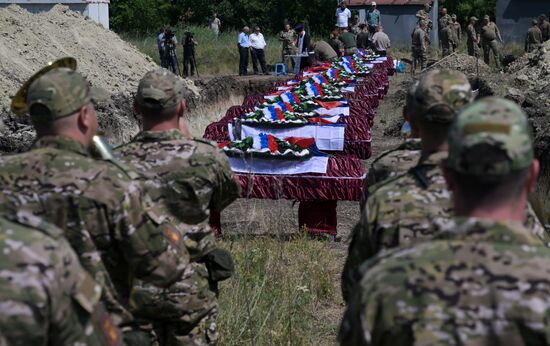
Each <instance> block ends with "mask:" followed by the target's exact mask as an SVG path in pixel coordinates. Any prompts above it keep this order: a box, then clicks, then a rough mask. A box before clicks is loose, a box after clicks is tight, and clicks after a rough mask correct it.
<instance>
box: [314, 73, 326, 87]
mask: <svg viewBox="0 0 550 346" xmlns="http://www.w3.org/2000/svg"><path fill="white" fill-rule="evenodd" d="M312 79H313V81H314V82H315V83H316V84H321V85H322V84H327V83H328V80H327V79H326V78H325V77H324V76H322V75H317V76H313V78H312Z"/></svg>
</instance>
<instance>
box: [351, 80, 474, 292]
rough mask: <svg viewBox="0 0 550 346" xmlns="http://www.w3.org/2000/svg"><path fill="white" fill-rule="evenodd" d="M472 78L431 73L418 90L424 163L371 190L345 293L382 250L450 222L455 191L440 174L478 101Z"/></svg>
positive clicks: (354, 238) (355, 237)
mask: <svg viewBox="0 0 550 346" xmlns="http://www.w3.org/2000/svg"><path fill="white" fill-rule="evenodd" d="M471 91H472V89H471V86H470V83H469V82H468V79H467V78H466V76H464V75H463V74H462V73H460V72H458V71H454V70H431V71H429V72H427V73H426V74H425V75H424V76H423V77H422V78H421V79H420V81H419V84H418V86H417V88H416V91H415V108H416V109H415V111H414V112H413V119H412V120H413V122H412V123H411V125H412V126H414V127H417V128H418V130H419V133H420V138H421V140H422V144H421V146H422V154H421V158H420V160H419V162H418V164H417V165H416V166H415V167H413V168H411V169H410V170H409V171H408V172H406V173H405V174H402V175H399V176H397V177H394V178H392V179H388V180H386V181H385V182H383V183H382V184H378V185H376V186H375V187H376V189H374V188H371V189H370V191H369V196H368V200H367V204H366V206H365V208H364V210H363V213H362V215H361V220H360V221H359V223H358V224H357V225H356V226H355V228H354V230H353V234H352V241H351V244H350V247H349V253H348V258H347V260H346V263H345V265H344V272H343V274H342V292H343V295H344V299H346V300H347V298H348V293H349V290H350V288H351V287H352V286H353V284H354V283H355V282H356V281H357V280H358V277H357V276H356V274H357V272H356V271H357V269H358V267H359V266H360V265H361V263H363V261H365V260H366V259H368V258H370V257H372V256H374V255H375V254H376V253H377V252H378V251H380V250H381V249H382V248H389V247H395V246H398V245H403V244H406V243H408V242H411V241H412V240H413V238H416V237H424V238H428V237H431V236H432V233H433V232H434V226H433V223H434V222H436V221H439V222H442V221H444V220H445V219H447V218H448V215H449V210H450V200H449V191H448V190H447V188H446V186H445V181H444V179H443V176H442V175H441V173H440V170H439V163H440V161H441V160H442V159H443V158H445V157H446V155H447V153H446V151H445V150H444V143H445V140H446V136H447V130H448V128H449V126H450V124H451V121H452V120H453V119H454V117H455V114H456V112H457V111H458V110H459V109H460V108H461V107H463V106H464V105H465V104H467V103H469V102H471V101H472V93H471Z"/></svg>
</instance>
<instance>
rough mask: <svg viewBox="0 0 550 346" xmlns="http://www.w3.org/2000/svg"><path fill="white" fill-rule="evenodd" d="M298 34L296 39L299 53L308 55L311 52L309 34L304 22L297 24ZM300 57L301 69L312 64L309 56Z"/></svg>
mask: <svg viewBox="0 0 550 346" xmlns="http://www.w3.org/2000/svg"><path fill="white" fill-rule="evenodd" d="M295 29H296V34H297V36H298V39H297V40H296V47H298V52H297V54H299V55H307V54H308V52H309V44H310V42H309V34H308V33H307V32H306V31H305V30H304V26H303V25H302V24H297V25H296V28H295ZM299 59H300V70H301V69H303V68H306V67H308V66H309V65H310V61H309V57H302V58H299Z"/></svg>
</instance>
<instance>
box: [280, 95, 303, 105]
mask: <svg viewBox="0 0 550 346" xmlns="http://www.w3.org/2000/svg"><path fill="white" fill-rule="evenodd" d="M280 97H281V100H282V101H283V102H286V103H290V104H291V105H293V104H296V103H300V98H299V97H298V95H296V94H294V93H291V92H286V93H283V94H281V96H280Z"/></svg>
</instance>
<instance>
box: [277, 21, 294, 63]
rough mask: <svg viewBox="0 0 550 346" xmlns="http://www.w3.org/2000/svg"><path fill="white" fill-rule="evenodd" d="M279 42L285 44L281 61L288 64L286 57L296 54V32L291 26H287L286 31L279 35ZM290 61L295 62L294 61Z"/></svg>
mask: <svg viewBox="0 0 550 346" xmlns="http://www.w3.org/2000/svg"><path fill="white" fill-rule="evenodd" d="M279 41H281V42H282V43H283V49H282V52H281V59H282V60H281V61H282V62H284V63H285V64H286V60H287V58H286V56H287V55H293V54H296V46H295V45H294V42H296V32H295V31H294V29H291V28H290V24H288V23H287V24H285V28H284V30H282V31H281V32H280V33H279ZM290 60H291V61H294V59H290Z"/></svg>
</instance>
